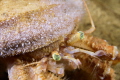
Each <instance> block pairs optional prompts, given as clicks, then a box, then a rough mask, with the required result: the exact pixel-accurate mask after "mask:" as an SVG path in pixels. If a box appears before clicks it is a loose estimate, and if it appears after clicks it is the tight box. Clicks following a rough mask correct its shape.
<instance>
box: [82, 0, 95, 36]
mask: <svg viewBox="0 0 120 80" xmlns="http://www.w3.org/2000/svg"><path fill="white" fill-rule="evenodd" d="M82 1H83V2H84V6H85V7H86V10H87V12H88V15H89V19H90V22H91V25H92V27H91V28H90V29H89V30H86V31H85V33H87V34H90V33H92V32H93V31H94V30H95V25H94V22H93V19H92V17H91V14H90V11H89V9H88V6H87V4H86V2H85V0H82Z"/></svg>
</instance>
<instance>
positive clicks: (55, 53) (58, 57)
mask: <svg viewBox="0 0 120 80" xmlns="http://www.w3.org/2000/svg"><path fill="white" fill-rule="evenodd" d="M52 58H53V59H54V60H55V61H60V60H61V56H60V55H59V54H58V52H57V51H53V52H52Z"/></svg>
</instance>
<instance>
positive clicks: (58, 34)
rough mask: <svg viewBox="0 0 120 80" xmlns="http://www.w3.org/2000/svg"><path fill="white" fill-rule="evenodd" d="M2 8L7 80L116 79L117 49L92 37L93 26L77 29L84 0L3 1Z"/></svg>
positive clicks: (0, 39) (0, 44)
mask: <svg viewBox="0 0 120 80" xmlns="http://www.w3.org/2000/svg"><path fill="white" fill-rule="evenodd" d="M4 3H5V4H4ZM13 4H14V5H13ZM0 6H1V11H0V56H1V58H2V57H4V61H3V62H4V63H5V64H6V67H7V72H8V77H9V80H64V79H72V80H73V79H74V80H80V79H82V80H83V79H84V80H86V77H88V76H89V78H88V79H89V80H90V79H92V80H93V79H95V80H114V76H115V74H114V70H113V69H112V68H111V65H113V64H112V63H114V62H116V59H119V56H118V51H117V47H116V46H111V45H109V44H108V43H107V42H106V41H105V40H102V39H99V38H95V37H93V36H91V35H90V33H91V32H93V31H94V29H95V27H91V28H90V29H89V30H87V31H85V32H82V31H79V32H77V31H76V27H77V26H78V23H79V21H80V19H81V17H82V16H83V13H84V10H83V1H82V0H34V1H32V0H30V1H29V0H22V1H21V0H17V1H14V0H1V1H0ZM6 6H7V7H6ZM116 57H117V58H116ZM1 61H2V60H1ZM80 70H81V71H82V74H84V76H86V77H82V76H81V75H80V74H81V73H80V72H81V71H80ZM70 74H72V75H70Z"/></svg>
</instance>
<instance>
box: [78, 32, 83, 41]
mask: <svg viewBox="0 0 120 80" xmlns="http://www.w3.org/2000/svg"><path fill="white" fill-rule="evenodd" d="M78 33H79V34H80V39H84V32H82V31H79V32H78Z"/></svg>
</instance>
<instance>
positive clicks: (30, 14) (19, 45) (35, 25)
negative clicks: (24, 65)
mask: <svg viewBox="0 0 120 80" xmlns="http://www.w3.org/2000/svg"><path fill="white" fill-rule="evenodd" d="M4 3H5V4H4ZM0 6H1V10H0V56H2V57H4V56H5V57H6V56H14V55H18V54H21V53H26V52H32V51H34V50H36V49H38V48H42V47H44V46H47V45H49V44H50V43H53V42H55V41H58V40H62V39H63V38H65V37H66V36H67V35H68V34H70V33H71V32H72V31H73V29H75V27H76V25H77V23H78V22H79V21H80V19H81V17H82V14H83V9H82V8H83V4H82V1H81V0H77V1H76V0H57V1H54V0H34V1H21V0H17V1H13V0H6V1H4V0H2V1H0Z"/></svg>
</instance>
